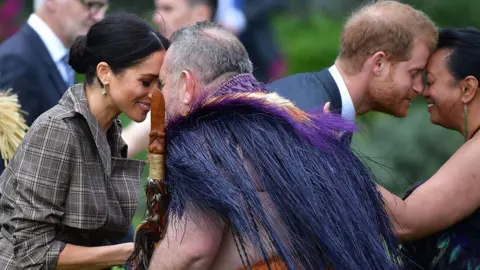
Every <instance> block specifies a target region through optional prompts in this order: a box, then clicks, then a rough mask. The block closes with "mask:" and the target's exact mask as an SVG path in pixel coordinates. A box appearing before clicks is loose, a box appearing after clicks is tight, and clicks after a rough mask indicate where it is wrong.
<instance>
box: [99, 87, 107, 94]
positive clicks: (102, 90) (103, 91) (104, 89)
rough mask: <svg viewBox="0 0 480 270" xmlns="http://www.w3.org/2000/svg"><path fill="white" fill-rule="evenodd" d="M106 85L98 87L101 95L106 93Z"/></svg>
mask: <svg viewBox="0 0 480 270" xmlns="http://www.w3.org/2000/svg"><path fill="white" fill-rule="evenodd" d="M106 87H107V85H102V88H101V89H100V93H102V95H104V96H105V95H106V94H107V89H106Z"/></svg>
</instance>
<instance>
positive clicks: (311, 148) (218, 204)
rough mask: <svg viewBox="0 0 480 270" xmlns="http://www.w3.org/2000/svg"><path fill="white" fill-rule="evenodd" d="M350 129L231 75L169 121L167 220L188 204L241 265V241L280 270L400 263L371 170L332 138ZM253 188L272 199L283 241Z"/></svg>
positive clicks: (248, 79)
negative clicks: (228, 243) (229, 243)
mask: <svg viewBox="0 0 480 270" xmlns="http://www.w3.org/2000/svg"><path fill="white" fill-rule="evenodd" d="M348 130H350V131H351V130H352V126H351V125H349V124H347V123H344V122H343V121H342V120H341V119H340V118H339V117H336V116H333V115H316V116H315V115H311V114H307V113H305V112H303V111H301V110H299V109H297V108H296V107H294V106H293V104H291V103H290V102H288V100H285V99H283V98H281V97H279V96H277V95H276V94H273V93H267V92H266V90H265V88H264V86H263V85H262V84H260V83H258V82H257V81H256V80H255V79H254V78H253V77H252V76H251V75H239V76H237V77H234V78H233V79H231V80H229V81H228V82H227V83H226V84H224V85H222V86H221V87H220V89H219V90H218V92H217V93H216V94H215V96H214V97H210V98H206V99H202V100H200V101H199V103H198V105H197V106H195V107H194V109H192V111H191V112H190V113H189V114H188V115H187V116H182V117H179V118H177V119H174V120H173V121H170V123H169V124H168V126H167V132H166V134H167V137H166V138H167V145H166V156H167V158H166V165H167V177H166V178H167V188H168V191H169V193H170V195H171V202H170V205H169V209H168V219H170V220H171V221H175V220H179V219H180V217H182V215H184V210H185V207H186V205H187V203H188V204H189V205H190V204H191V205H194V206H195V207H197V208H198V209H200V210H201V211H204V212H206V213H209V214H210V215H213V216H215V217H218V218H220V219H222V220H224V221H225V222H226V223H227V224H228V225H229V226H230V228H231V230H232V232H233V233H234V237H235V239H236V241H237V242H238V243H239V244H238V247H239V248H238V249H239V252H240V255H241V257H242V258H243V261H244V263H245V264H246V267H248V266H249V265H253V264H255V263H256V262H255V261H252V259H251V258H249V257H248V256H247V254H245V252H243V251H242V250H243V249H242V246H245V245H246V244H247V243H253V244H254V245H255V246H257V247H259V254H260V255H262V257H263V259H264V260H265V261H268V260H269V259H271V258H269V257H268V255H266V254H271V253H272V252H273V253H275V254H278V255H279V257H280V258H281V259H282V260H283V261H284V262H285V264H286V265H287V266H288V269H314V270H318V269H326V268H327V266H328V267H329V268H330V269H335V270H352V269H362V270H366V269H368V270H374V269H378V270H386V269H398V268H399V267H400V266H399V264H400V263H399V258H400V254H398V249H397V242H396V239H395V237H394V234H393V232H392V228H391V224H390V221H389V218H388V216H387V214H386V212H385V210H384V205H383V202H382V199H381V196H380V194H379V192H378V191H377V189H376V186H375V184H374V181H373V177H372V174H371V172H370V171H369V170H368V169H367V167H366V166H365V165H364V164H363V163H362V162H361V160H360V159H359V158H357V156H356V155H355V154H354V153H353V152H352V151H351V150H350V148H349V147H348V145H346V144H345V143H343V142H342V141H341V140H339V139H338V132H340V131H348ZM246 162H248V163H249V164H250V165H251V166H248V168H247V166H245V164H246ZM259 190H262V191H264V192H265V193H267V194H268V196H269V198H270V199H271V201H272V202H273V205H274V208H275V209H276V211H277V212H278V214H279V216H280V220H281V222H280V226H281V227H282V229H283V231H285V232H287V239H288V243H289V244H288V245H287V244H285V241H282V239H281V237H280V236H279V234H278V232H277V231H275V230H274V229H273V228H274V224H273V222H272V220H271V219H270V218H269V217H268V216H267V214H266V212H267V211H266V209H264V206H263V204H262V203H261V201H260V198H259ZM275 226H279V224H275ZM167 229H168V228H167ZM259 231H265V232H267V234H268V237H267V238H266V239H268V240H265V237H264V238H261V236H260V233H259Z"/></svg>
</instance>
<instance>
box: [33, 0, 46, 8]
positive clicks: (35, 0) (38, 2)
mask: <svg viewBox="0 0 480 270" xmlns="http://www.w3.org/2000/svg"><path fill="white" fill-rule="evenodd" d="M44 2H45V0H33V10H38V9H39V8H40V7H41V6H42V5H43V3H44Z"/></svg>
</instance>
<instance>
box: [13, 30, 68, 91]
mask: <svg viewBox="0 0 480 270" xmlns="http://www.w3.org/2000/svg"><path fill="white" fill-rule="evenodd" d="M21 31H22V32H23V33H24V34H25V36H26V37H27V39H28V40H29V41H30V45H31V46H32V48H33V49H34V50H35V51H36V53H37V55H38V58H39V59H40V60H41V61H42V62H43V63H44V65H45V67H46V69H47V72H48V78H49V79H50V81H52V83H53V84H54V85H55V91H56V92H57V93H58V94H60V96H63V94H64V93H65V90H67V88H68V85H67V84H66V83H65V81H64V80H63V77H62V75H61V74H60V71H59V70H58V68H57V65H56V64H55V62H53V59H52V57H51V56H50V53H49V52H48V50H47V47H46V46H45V44H44V43H43V41H42V39H41V38H40V37H39V36H38V34H37V33H36V32H35V31H34V30H33V29H32V28H31V27H30V26H29V25H28V24H25V26H24V27H23V28H22V30H21Z"/></svg>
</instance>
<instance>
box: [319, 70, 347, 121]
mask: <svg viewBox="0 0 480 270" xmlns="http://www.w3.org/2000/svg"><path fill="white" fill-rule="evenodd" d="M316 75H317V78H318V79H319V81H320V82H321V83H322V84H323V87H324V88H325V90H327V92H328V94H329V95H330V98H331V107H330V108H331V110H332V111H335V112H338V113H341V112H342V97H341V96H340V89H338V86H337V83H336V82H335V80H334V79H333V77H332V74H330V72H329V71H328V68H325V69H323V70H321V71H320V72H318V73H316Z"/></svg>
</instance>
